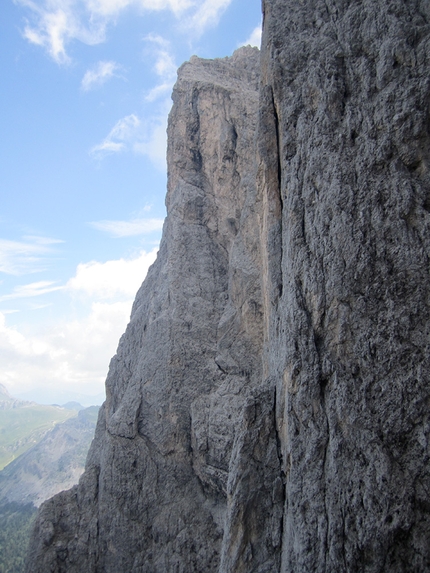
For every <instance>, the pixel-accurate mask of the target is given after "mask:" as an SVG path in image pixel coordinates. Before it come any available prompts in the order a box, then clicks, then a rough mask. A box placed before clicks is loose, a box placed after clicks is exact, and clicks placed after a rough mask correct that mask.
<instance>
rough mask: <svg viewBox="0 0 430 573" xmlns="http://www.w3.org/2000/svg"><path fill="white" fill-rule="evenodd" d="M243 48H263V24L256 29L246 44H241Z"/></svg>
mask: <svg viewBox="0 0 430 573" xmlns="http://www.w3.org/2000/svg"><path fill="white" fill-rule="evenodd" d="M240 45H241V46H256V47H257V48H260V47H261V24H260V25H259V26H257V27H256V28H254V29H253V30H252V32H251V35H250V36H249V38H248V39H247V40H245V42H243V43H242V44H240Z"/></svg>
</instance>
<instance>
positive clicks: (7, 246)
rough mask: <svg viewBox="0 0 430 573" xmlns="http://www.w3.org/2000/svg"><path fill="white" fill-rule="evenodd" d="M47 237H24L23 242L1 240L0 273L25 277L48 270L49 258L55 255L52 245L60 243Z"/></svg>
mask: <svg viewBox="0 0 430 573" xmlns="http://www.w3.org/2000/svg"><path fill="white" fill-rule="evenodd" d="M59 242H61V241H58V240H56V239H50V238H47V237H35V236H28V237H24V238H23V240H22V241H10V240H7V239H0V272H2V273H6V274H8V275H15V276H19V275H25V274H29V273H36V272H40V271H42V270H45V269H46V266H47V257H48V256H49V255H51V254H53V253H54V249H53V248H52V245H54V244H56V243H59Z"/></svg>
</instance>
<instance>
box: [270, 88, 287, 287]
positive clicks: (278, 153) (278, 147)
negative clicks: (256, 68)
mask: <svg viewBox="0 0 430 573" xmlns="http://www.w3.org/2000/svg"><path fill="white" fill-rule="evenodd" d="M271 95H272V109H273V120H274V127H275V138H276V149H275V150H274V152H275V154H276V167H277V181H278V196H279V207H280V213H279V269H280V270H279V277H278V281H279V284H278V298H281V297H282V291H283V280H282V260H283V245H282V240H283V233H282V226H283V220H282V218H283V210H284V201H283V197H282V167H281V163H282V162H281V136H280V128H279V125H280V121H279V115H278V110H277V108H276V103H275V96H274V94H273V89H271Z"/></svg>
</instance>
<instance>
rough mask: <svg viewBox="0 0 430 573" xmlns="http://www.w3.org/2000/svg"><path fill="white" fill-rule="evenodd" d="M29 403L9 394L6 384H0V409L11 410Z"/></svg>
mask: <svg viewBox="0 0 430 573" xmlns="http://www.w3.org/2000/svg"><path fill="white" fill-rule="evenodd" d="M28 404H30V402H28V401H27V400H18V399H17V398H14V397H13V396H11V395H10V394H9V392H8V391H7V388H6V386H4V385H3V384H0V410H11V409H13V408H21V407H22V406H26V405H28Z"/></svg>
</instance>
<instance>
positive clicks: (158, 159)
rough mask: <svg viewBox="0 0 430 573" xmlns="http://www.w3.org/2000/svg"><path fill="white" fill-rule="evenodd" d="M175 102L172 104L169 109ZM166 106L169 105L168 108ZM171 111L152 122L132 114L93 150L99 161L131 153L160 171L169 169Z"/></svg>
mask: <svg viewBox="0 0 430 573" xmlns="http://www.w3.org/2000/svg"><path fill="white" fill-rule="evenodd" d="M170 106H171V102H169V108H170ZM164 107H165V106H164ZM166 128H167V112H164V113H160V115H159V116H154V117H153V118H151V119H150V120H145V121H144V120H142V119H140V118H139V117H137V115H136V114H134V113H133V114H131V115H128V116H126V117H124V118H122V119H120V120H119V121H117V123H116V124H115V125H114V127H113V128H112V129H111V131H110V132H109V134H108V135H107V137H105V139H104V140H103V141H102V142H101V143H99V144H98V145H95V146H94V147H92V148H91V150H90V155H92V156H93V157H94V158H95V159H99V160H101V159H103V158H104V157H105V156H106V155H109V154H111V153H120V152H122V151H131V152H133V153H137V154H142V155H147V156H148V157H149V159H150V160H151V162H152V163H153V164H154V165H155V167H157V168H158V169H161V170H163V171H164V170H165V169H166V147H167V135H166Z"/></svg>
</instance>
